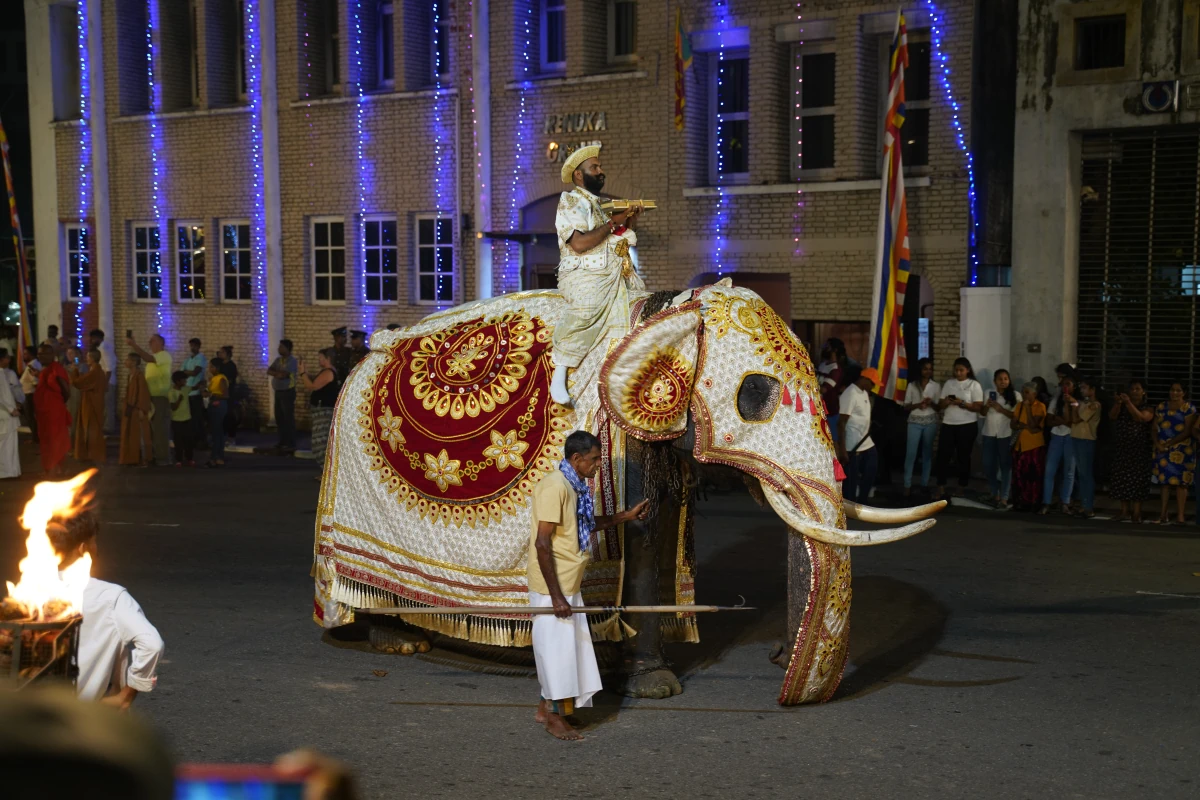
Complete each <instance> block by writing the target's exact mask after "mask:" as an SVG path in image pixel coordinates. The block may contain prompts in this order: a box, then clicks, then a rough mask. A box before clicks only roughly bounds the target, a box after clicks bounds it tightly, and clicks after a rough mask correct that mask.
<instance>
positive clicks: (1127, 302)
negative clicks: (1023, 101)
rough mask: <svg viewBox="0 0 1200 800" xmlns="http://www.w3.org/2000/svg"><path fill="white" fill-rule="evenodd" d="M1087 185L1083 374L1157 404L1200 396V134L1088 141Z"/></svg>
mask: <svg viewBox="0 0 1200 800" xmlns="http://www.w3.org/2000/svg"><path fill="white" fill-rule="evenodd" d="M1082 178H1083V180H1082V187H1083V188H1082V196H1081V198H1080V203H1081V208H1080V219H1079V319H1078V322H1079V328H1078V343H1079V346H1078V354H1079V361H1080V367H1081V368H1082V369H1083V370H1085V371H1086V372H1089V373H1092V374H1096V375H1098V376H1099V377H1100V379H1101V380H1102V382H1103V383H1104V385H1105V386H1107V387H1109V388H1116V387H1118V386H1121V385H1123V384H1125V383H1126V382H1127V381H1129V380H1130V379H1131V378H1142V379H1145V380H1146V381H1147V382H1148V386H1147V390H1148V391H1149V393H1150V397H1151V399H1152V400H1154V401H1155V402H1158V401H1161V400H1164V399H1166V395H1167V389H1168V388H1169V386H1170V384H1171V382H1172V381H1174V380H1182V381H1184V382H1185V385H1186V386H1188V387H1191V388H1193V389H1195V390H1200V386H1197V385H1196V380H1197V379H1200V368H1198V366H1197V363H1196V359H1197V356H1198V355H1200V354H1198V352H1197V342H1196V338H1197V334H1198V333H1200V329H1198V327H1197V315H1198V312H1200V306H1198V302H1200V298H1198V296H1197V295H1198V294H1200V266H1198V265H1200V128H1195V127H1184V126H1170V127H1163V128H1159V129H1148V130H1144V131H1136V132H1129V131H1120V132H1110V133H1104V134H1091V135H1088V136H1085V137H1084V139H1083V174H1082Z"/></svg>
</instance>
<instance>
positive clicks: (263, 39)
mask: <svg viewBox="0 0 1200 800" xmlns="http://www.w3.org/2000/svg"><path fill="white" fill-rule="evenodd" d="M258 33H259V54H260V56H261V58H260V59H259V61H260V64H259V67H260V69H261V74H260V75H259V87H260V90H261V95H262V119H261V120H260V124H261V125H262V139H263V147H262V165H263V206H264V214H265V217H266V219H265V225H266V234H267V241H266V253H267V263H266V264H264V265H263V267H264V269H266V271H267V275H266V286H267V338H268V339H269V340H270V342H271V344H272V345H274V344H275V343H276V342H278V341H279V340H280V339H282V338H283V337H284V332H283V330H284V320H283V251H282V249H281V248H282V237H281V231H282V227H283V222H282V215H281V212H280V202H281V196H280V188H279V81H278V75H277V73H276V64H275V0H259V6H258ZM264 366H265V365H264ZM267 398H268V403H269V416H270V420H271V424H274V422H275V393H274V392H272V391H271V389H270V383H269V382H268V384H267Z"/></svg>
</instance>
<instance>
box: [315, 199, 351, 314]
mask: <svg viewBox="0 0 1200 800" xmlns="http://www.w3.org/2000/svg"><path fill="white" fill-rule="evenodd" d="M312 268H313V302H314V303H344V302H346V225H345V222H344V221H343V220H342V218H341V217H315V218H313V221H312Z"/></svg>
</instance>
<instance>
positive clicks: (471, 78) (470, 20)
mask: <svg viewBox="0 0 1200 800" xmlns="http://www.w3.org/2000/svg"><path fill="white" fill-rule="evenodd" d="M467 25H468V28H467V55H466V61H465V62H464V63H465V64H469V65H470V69H468V70H466V74H467V91H468V92H469V93H470V95H471V152H473V153H474V154H475V192H476V193H477V194H484V195H485V196H486V192H487V190H488V189H487V180H488V179H489V177H490V176H485V175H484V174H483V153H482V152H481V151H480V149H479V113H478V109H477V108H476V107H475V2H474V0H468V2H467ZM482 224H483V220H479V219H477V220H475V226H476V229H478V227H479V226H480V225H482ZM460 233H461V232H460ZM475 246H476V247H488V246H489V245H487V244H485V243H484V242H483V241H482V240H478V241H476V242H475ZM476 264H478V260H477V261H476ZM477 268H478V267H477ZM478 280H479V279H478V277H477V278H476V281H478ZM488 288H489V291H488V294H491V291H490V288H491V287H488Z"/></svg>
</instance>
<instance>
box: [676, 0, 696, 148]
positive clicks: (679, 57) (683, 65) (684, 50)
mask: <svg viewBox="0 0 1200 800" xmlns="http://www.w3.org/2000/svg"><path fill="white" fill-rule="evenodd" d="M691 66H692V42H691V40H690V39H689V38H688V35H687V31H685V30H684V29H683V6H679V7H677V8H676V9H675V130H677V131H681V130H683V107H684V106H685V105H687V92H686V91H685V89H684V85H683V73H684V72H686V71H687V70H688V69H689V68H690V67H691Z"/></svg>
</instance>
